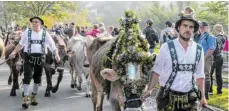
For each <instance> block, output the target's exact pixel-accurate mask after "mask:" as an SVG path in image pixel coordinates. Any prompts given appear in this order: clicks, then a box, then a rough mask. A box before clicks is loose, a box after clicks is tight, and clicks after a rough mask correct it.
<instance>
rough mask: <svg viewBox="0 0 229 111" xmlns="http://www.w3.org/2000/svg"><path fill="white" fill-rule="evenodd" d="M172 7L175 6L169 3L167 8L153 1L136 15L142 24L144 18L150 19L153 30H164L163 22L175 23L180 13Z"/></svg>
mask: <svg viewBox="0 0 229 111" xmlns="http://www.w3.org/2000/svg"><path fill="white" fill-rule="evenodd" d="M174 5H175V4H174V3H172V2H171V3H170V4H169V6H168V7H165V6H164V5H161V4H160V2H158V1H153V2H151V3H149V4H147V5H145V6H144V7H143V8H142V10H140V11H139V12H138V14H139V17H140V18H141V19H142V21H143V22H144V21H145V19H146V18H151V19H152V20H153V24H154V27H155V29H156V30H157V31H160V30H161V29H163V28H165V22H166V21H167V20H170V21H171V22H175V21H176V20H177V19H178V16H177V15H178V13H179V12H180V11H178V8H177V7H176V6H174ZM141 28H143V27H141Z"/></svg>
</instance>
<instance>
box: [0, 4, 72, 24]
mask: <svg viewBox="0 0 229 111" xmlns="http://www.w3.org/2000/svg"><path fill="white" fill-rule="evenodd" d="M2 4H3V6H4V7H3V10H4V11H5V12H7V13H6V14H5V15H4V16H5V17H4V19H5V20H9V22H8V23H10V22H12V21H17V23H23V24H25V23H26V21H28V18H30V17H33V16H39V17H42V16H51V17H54V18H55V20H62V19H64V18H65V17H68V12H69V11H75V10H76V2H72V1H64V2H63V1H7V2H2ZM20 25H21V24H20Z"/></svg>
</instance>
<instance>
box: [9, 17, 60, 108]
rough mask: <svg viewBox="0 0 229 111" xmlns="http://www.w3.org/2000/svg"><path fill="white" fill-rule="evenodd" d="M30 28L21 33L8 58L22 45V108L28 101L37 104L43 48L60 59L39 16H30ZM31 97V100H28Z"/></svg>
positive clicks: (42, 63)
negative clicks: (31, 83) (30, 89)
mask: <svg viewBox="0 0 229 111" xmlns="http://www.w3.org/2000/svg"><path fill="white" fill-rule="evenodd" d="M30 22H31V23H32V28H29V29H27V30H26V31H25V32H23V34H22V38H21V40H20V42H19V44H18V45H17V46H16V48H15V50H14V51H13V52H12V53H11V54H10V56H9V57H10V58H11V59H12V58H15V55H16V54H17V53H18V52H19V51H20V50H21V49H22V48H23V47H24V51H23V52H24V69H26V70H24V79H23V83H24V85H23V86H24V97H23V103H22V107H23V108H28V106H29V103H30V102H31V105H37V104H38V102H37V99H36V95H37V91H38V88H39V84H40V83H41V76H42V72H43V66H44V63H45V54H46V52H47V51H45V48H46V47H47V46H48V47H49V49H50V51H51V52H52V53H53V54H54V56H55V59H56V60H57V62H59V61H60V57H59V55H58V50H57V48H56V46H55V43H54V41H53V39H52V37H51V36H50V35H49V33H48V32H47V31H46V30H45V29H44V28H43V29H42V25H44V21H43V20H42V19H41V18H40V17H32V18H30ZM32 78H33V80H34V85H33V92H32V95H31V97H30V94H29V93H30V92H29V84H30V81H31V79H32ZM30 99H31V100H30Z"/></svg>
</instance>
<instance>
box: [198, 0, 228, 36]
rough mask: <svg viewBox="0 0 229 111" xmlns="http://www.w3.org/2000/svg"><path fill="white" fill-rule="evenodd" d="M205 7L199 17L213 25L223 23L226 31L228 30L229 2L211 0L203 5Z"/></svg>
mask: <svg viewBox="0 0 229 111" xmlns="http://www.w3.org/2000/svg"><path fill="white" fill-rule="evenodd" d="M201 6H202V7H204V8H205V9H204V10H202V11H200V12H199V13H198V14H197V18H198V19H200V20H202V21H203V20H204V21H207V22H209V24H210V25H211V27H213V26H214V25H215V24H217V23H219V24H222V25H223V27H224V30H225V32H227V30H228V2H226V1H214V2H213V1H211V2H206V3H205V4H203V5H201Z"/></svg>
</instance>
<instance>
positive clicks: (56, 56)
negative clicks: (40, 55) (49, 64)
mask: <svg viewBox="0 0 229 111" xmlns="http://www.w3.org/2000/svg"><path fill="white" fill-rule="evenodd" d="M55 59H56V62H57V63H59V62H60V56H59V54H55Z"/></svg>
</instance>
